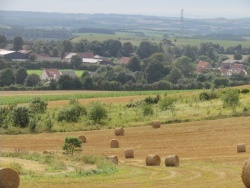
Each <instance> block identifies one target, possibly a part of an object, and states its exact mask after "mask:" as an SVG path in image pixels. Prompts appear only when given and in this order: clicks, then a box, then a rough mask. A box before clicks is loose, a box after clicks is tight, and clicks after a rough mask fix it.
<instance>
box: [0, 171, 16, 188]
mask: <svg viewBox="0 0 250 188" xmlns="http://www.w3.org/2000/svg"><path fill="white" fill-rule="evenodd" d="M19 183H20V177H19V174H18V173H17V172H16V171H15V170H13V169H11V168H2V169H0V187H1V188H17V187H18V186H19Z"/></svg>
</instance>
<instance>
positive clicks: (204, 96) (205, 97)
mask: <svg viewBox="0 0 250 188" xmlns="http://www.w3.org/2000/svg"><path fill="white" fill-rule="evenodd" d="M216 98H217V94H216V93H215V92H214V91H210V92H207V91H203V92H201V93H200V95H199V99H200V100H201V101H209V100H212V99H216Z"/></svg>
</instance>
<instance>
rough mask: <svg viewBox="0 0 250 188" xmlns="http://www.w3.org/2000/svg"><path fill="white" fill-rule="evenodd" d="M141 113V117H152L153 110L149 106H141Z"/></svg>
mask: <svg viewBox="0 0 250 188" xmlns="http://www.w3.org/2000/svg"><path fill="white" fill-rule="evenodd" d="M142 113H143V116H150V115H153V113H154V110H153V108H152V106H151V105H148V104H147V105H144V106H143V108H142Z"/></svg>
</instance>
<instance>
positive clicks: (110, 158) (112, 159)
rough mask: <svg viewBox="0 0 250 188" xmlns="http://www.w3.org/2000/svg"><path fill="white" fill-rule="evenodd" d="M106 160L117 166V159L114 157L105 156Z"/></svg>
mask: <svg viewBox="0 0 250 188" xmlns="http://www.w3.org/2000/svg"><path fill="white" fill-rule="evenodd" d="M107 159H108V160H110V161H112V162H113V163H114V164H117V165H118V157H117V156H116V155H110V156H107Z"/></svg>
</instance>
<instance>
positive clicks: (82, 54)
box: [77, 52, 95, 59]
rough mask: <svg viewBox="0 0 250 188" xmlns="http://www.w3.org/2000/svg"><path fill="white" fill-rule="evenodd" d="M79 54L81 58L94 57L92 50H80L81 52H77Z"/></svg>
mask: <svg viewBox="0 0 250 188" xmlns="http://www.w3.org/2000/svg"><path fill="white" fill-rule="evenodd" d="M77 54H78V55H79V56H81V58H90V59H94V58H95V55H94V54H93V52H82V53H77Z"/></svg>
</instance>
